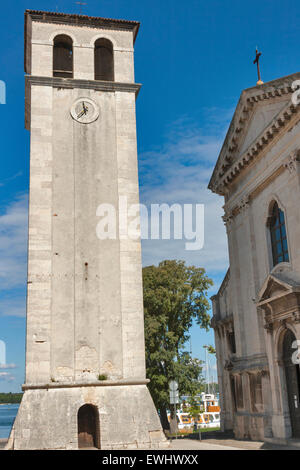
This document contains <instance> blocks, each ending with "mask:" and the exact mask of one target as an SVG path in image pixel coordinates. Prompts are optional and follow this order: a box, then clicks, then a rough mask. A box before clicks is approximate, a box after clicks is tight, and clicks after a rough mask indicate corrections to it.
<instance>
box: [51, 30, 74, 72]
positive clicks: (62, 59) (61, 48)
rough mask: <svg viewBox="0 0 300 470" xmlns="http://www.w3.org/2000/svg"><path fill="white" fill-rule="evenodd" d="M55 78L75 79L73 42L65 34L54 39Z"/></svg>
mask: <svg viewBox="0 0 300 470" xmlns="http://www.w3.org/2000/svg"><path fill="white" fill-rule="evenodd" d="M53 77H64V78H73V41H72V39H71V38H70V37H69V36H66V35H65V34H60V35H59V36H56V38H55V39H54V45H53Z"/></svg>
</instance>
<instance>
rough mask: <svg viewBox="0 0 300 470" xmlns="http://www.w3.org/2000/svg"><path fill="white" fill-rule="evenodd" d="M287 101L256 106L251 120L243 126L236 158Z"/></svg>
mask: <svg viewBox="0 0 300 470" xmlns="http://www.w3.org/2000/svg"><path fill="white" fill-rule="evenodd" d="M288 102H289V99H287V100H279V101H277V100H276V101H273V103H270V104H267V103H265V104H260V103H259V104H258V105H257V106H256V109H255V110H254V112H253V114H252V117H251V119H250V120H249V122H248V123H247V125H246V126H245V130H244V138H243V139H241V143H240V145H239V148H237V152H236V154H237V156H238V155H240V154H242V153H243V152H245V151H246V150H247V149H248V147H249V146H250V145H251V144H252V143H253V142H254V141H255V140H256V139H257V137H258V136H259V135H261V134H262V133H263V131H264V130H265V129H266V128H267V126H268V125H269V124H271V122H272V121H273V119H274V118H275V117H276V116H277V115H278V113H280V112H281V111H282V110H283V108H285V107H286V105H287V104H288Z"/></svg>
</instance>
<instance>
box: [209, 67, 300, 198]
mask: <svg viewBox="0 0 300 470" xmlns="http://www.w3.org/2000/svg"><path fill="white" fill-rule="evenodd" d="M299 77H300V74H299V73H297V74H293V75H290V76H288V77H284V78H282V79H278V80H274V81H273V82H269V83H265V84H264V85H261V86H259V87H254V88H252V89H248V90H244V91H243V92H242V94H241V98H240V100H239V103H238V106H237V109H236V112H235V114H234V117H233V119H232V122H231V125H230V128H229V130H228V133H227V136H226V138H225V141H224V144H223V147H222V150H221V153H220V156H219V158H218V162H217V164H216V167H215V170H214V173H213V175H212V178H211V180H210V183H209V186H208V187H209V189H211V190H212V191H213V192H216V193H218V194H221V195H224V194H225V193H226V192H227V189H226V188H227V187H228V186H229V185H230V184H231V182H232V181H233V180H234V179H235V178H236V177H237V176H238V175H239V174H240V173H241V172H242V171H243V170H244V169H245V168H246V167H247V166H248V165H249V164H250V163H251V162H252V161H253V160H254V159H255V158H257V157H258V155H260V154H261V152H262V150H265V149H266V147H268V146H269V144H270V143H271V142H272V141H273V139H274V138H275V137H277V136H278V135H280V134H281V133H282V131H283V129H284V128H285V127H286V126H287V125H288V124H289V122H290V121H291V119H292V117H293V116H294V115H295V114H296V113H298V111H299V109H300V108H299V105H294V104H293V103H292V101H290V102H289V103H288V104H287V105H286V106H285V107H284V109H283V110H282V111H281V112H280V113H279V114H278V115H277V116H276V117H275V118H274V119H273V120H272V121H271V123H270V124H269V125H268V126H267V127H266V128H265V130H264V131H263V132H262V133H261V134H260V135H259V136H258V137H257V138H256V139H255V141H254V142H253V143H252V144H251V145H250V147H249V148H248V149H247V150H246V151H245V152H244V153H243V154H242V155H240V156H239V157H238V158H236V151H237V149H238V145H239V141H240V136H241V134H242V132H241V131H242V129H243V128H244V127H245V123H246V122H247V121H248V117H247V116H248V115H249V111H250V110H252V108H253V107H254V106H255V105H256V104H257V103H259V102H263V101H266V100H269V99H274V98H277V97H284V96H285V95H289V94H291V93H292V92H293V89H292V87H291V85H292V83H293V81H294V80H297V79H299ZM249 95H250V96H249ZM222 162H223V165H222V167H220V165H221V164H222Z"/></svg>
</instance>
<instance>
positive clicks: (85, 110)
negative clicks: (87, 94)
mask: <svg viewBox="0 0 300 470" xmlns="http://www.w3.org/2000/svg"><path fill="white" fill-rule="evenodd" d="M82 105H83V111H84V114H86V113H87V112H88V110H89V108H88V106H85V104H84V102H83V103H82Z"/></svg>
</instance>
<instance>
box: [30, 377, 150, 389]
mask: <svg viewBox="0 0 300 470" xmlns="http://www.w3.org/2000/svg"><path fill="white" fill-rule="evenodd" d="M149 382H150V380H149V379H122V380H103V381H99V382H64V383H63V382H51V383H48V384H24V385H22V390H41V389H43V390H44V389H56V388H80V387H124V386H128V385H147V384H148V383H149Z"/></svg>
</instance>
